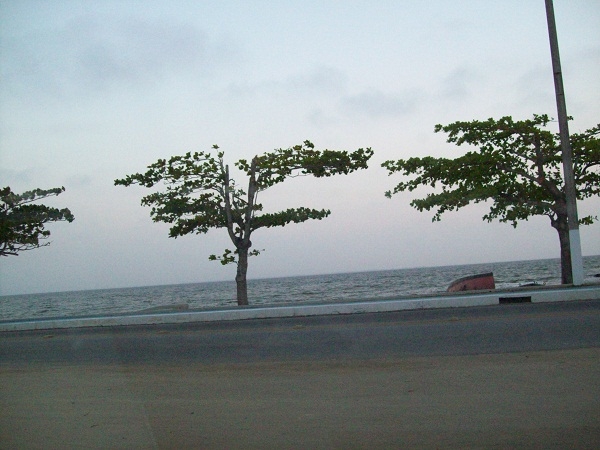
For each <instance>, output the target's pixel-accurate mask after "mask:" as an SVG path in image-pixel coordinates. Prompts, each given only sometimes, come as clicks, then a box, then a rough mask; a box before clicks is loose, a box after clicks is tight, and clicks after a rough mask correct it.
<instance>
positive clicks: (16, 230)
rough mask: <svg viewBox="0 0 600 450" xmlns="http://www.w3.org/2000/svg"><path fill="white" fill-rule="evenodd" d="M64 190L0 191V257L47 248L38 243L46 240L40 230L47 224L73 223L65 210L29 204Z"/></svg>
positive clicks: (6, 188) (44, 234)
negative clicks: (17, 192)
mask: <svg viewBox="0 0 600 450" xmlns="http://www.w3.org/2000/svg"><path fill="white" fill-rule="evenodd" d="M64 190H65V188H64V187H60V188H54V189H47V190H43V189H34V190H32V191H27V192H24V193H22V194H15V193H14V192H12V191H11V189H10V187H5V188H3V189H0V256H9V255H14V256H16V255H18V254H19V252H23V251H26V250H32V249H34V248H38V247H45V246H47V245H50V243H49V242H46V243H42V242H41V241H44V240H46V239H48V238H49V237H50V231H48V230H46V229H44V226H45V224H46V223H48V222H59V221H67V222H73V220H75V217H74V216H73V214H72V213H71V211H69V210H68V209H67V208H64V209H57V208H52V207H49V206H46V205H40V204H33V202H35V201H37V200H40V199H43V198H46V197H51V196H57V195H59V194H61V193H62V192H64Z"/></svg>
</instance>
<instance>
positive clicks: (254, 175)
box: [115, 141, 373, 305]
mask: <svg viewBox="0 0 600 450" xmlns="http://www.w3.org/2000/svg"><path fill="white" fill-rule="evenodd" d="M213 150H214V151H216V156H214V155H213V154H211V153H210V152H195V153H190V152H188V153H186V154H185V155H183V156H173V157H171V158H170V159H169V160H166V159H159V160H158V161H157V162H155V163H154V164H151V165H150V166H148V170H147V171H146V172H145V173H137V174H133V175H128V176H127V177H125V178H123V179H118V180H115V184H116V185H123V186H129V185H132V184H139V185H141V186H144V187H147V188H152V187H154V186H155V185H157V184H159V183H162V184H163V185H164V186H165V188H166V189H165V190H164V191H159V192H154V193H151V194H149V195H147V196H145V197H143V198H142V205H144V206H149V207H151V210H150V215H151V217H152V220H153V221H154V222H166V223H169V224H171V228H170V231H169V236H170V237H174V238H176V237H178V236H184V235H187V234H191V233H193V234H202V233H206V232H208V231H209V230H210V229H212V228H225V229H227V232H228V235H229V237H230V239H231V242H232V243H233V245H234V247H235V250H233V251H232V250H230V249H226V250H225V252H224V253H223V255H222V256H216V255H210V257H209V259H211V260H220V261H221V263H222V264H228V263H236V264H237V269H238V270H237V276H236V281H237V298H238V304H240V305H244V304H247V303H248V299H247V287H246V271H247V264H248V263H247V259H248V256H251V255H257V254H258V253H259V251H258V250H253V251H249V249H250V248H251V247H252V242H251V240H250V237H251V234H252V232H253V231H255V230H257V229H259V228H270V227H277V226H285V225H287V224H289V223H301V222H305V221H307V220H309V219H319V220H320V219H323V218H325V217H327V216H328V215H329V214H330V211H329V210H327V209H322V210H317V209H311V208H306V207H297V208H289V209H286V210H284V211H279V212H275V213H263V212H262V211H263V205H262V204H260V203H258V194H259V193H260V192H261V191H264V190H266V189H268V188H270V187H272V186H274V185H276V184H278V183H282V182H283V181H285V180H286V179H287V178H289V177H296V176H307V175H311V176H314V177H330V176H333V175H338V174H349V173H351V172H354V171H356V170H359V169H366V168H367V163H368V161H369V159H370V158H371V156H372V155H373V151H372V150H371V149H370V148H367V149H362V148H361V149H358V150H356V151H354V152H352V153H349V152H347V151H337V150H321V151H319V150H315V149H314V145H313V144H312V143H311V142H310V141H305V142H304V143H303V144H301V145H296V146H294V147H291V148H287V149H276V150H274V151H273V152H270V153H265V154H263V155H258V156H255V157H254V158H252V160H250V161H248V160H246V159H241V160H239V161H237V162H236V163H235V167H236V168H237V169H238V170H240V171H241V172H242V173H243V174H245V175H246V176H247V178H248V180H247V188H246V189H244V188H242V187H240V186H239V185H238V184H237V183H236V182H235V180H234V179H233V178H232V176H231V174H230V171H229V166H228V165H227V164H225V161H224V153H223V152H222V151H219V147H218V146H216V145H215V146H213Z"/></svg>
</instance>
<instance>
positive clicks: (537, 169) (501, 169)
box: [382, 115, 600, 284]
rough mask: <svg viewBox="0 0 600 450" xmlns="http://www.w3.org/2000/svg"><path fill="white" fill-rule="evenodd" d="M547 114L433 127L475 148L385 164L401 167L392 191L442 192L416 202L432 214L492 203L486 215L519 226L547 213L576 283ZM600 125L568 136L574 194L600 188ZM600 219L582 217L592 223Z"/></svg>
mask: <svg viewBox="0 0 600 450" xmlns="http://www.w3.org/2000/svg"><path fill="white" fill-rule="evenodd" d="M549 122H550V118H549V117H548V116H547V115H539V116H538V115H534V116H533V119H530V120H521V121H515V120H513V119H512V117H502V118H500V119H498V120H495V119H488V120H484V121H479V120H474V121H472V122H454V123H452V124H450V125H446V126H443V125H436V127H435V131H436V132H439V131H443V132H445V133H447V134H448V139H447V142H450V143H454V144H456V145H458V146H460V145H462V144H468V145H472V146H474V147H477V148H478V149H477V150H476V151H470V152H468V153H466V154H464V155H463V156H459V157H457V158H454V159H448V158H434V157H424V158H409V159H406V160H403V159H400V160H398V161H386V162H384V163H383V164H382V166H383V167H385V168H386V169H387V170H388V172H389V174H390V175H392V174H394V173H397V172H399V173H401V174H402V175H404V176H406V177H407V179H406V180H404V181H401V182H400V183H399V184H398V185H397V186H396V187H395V188H394V190H393V191H388V192H386V195H387V196H388V197H391V196H392V195H393V194H396V193H398V192H403V191H413V190H415V189H417V188H418V187H421V186H430V187H433V188H435V187H436V186H441V190H437V191H435V192H433V193H430V194H428V195H426V196H425V197H423V198H419V199H415V200H413V201H412V202H411V205H412V206H413V207H414V208H416V209H418V210H419V211H423V210H427V211H429V210H432V209H433V210H434V211H435V215H434V216H433V220H434V221H436V220H440V218H441V215H442V214H443V213H445V212H446V211H453V210H458V209H460V208H463V207H465V206H467V205H469V204H471V203H479V202H484V201H489V202H490V209H489V212H488V213H487V214H485V215H484V216H483V219H484V220H487V221H491V220H493V219H498V220H499V221H501V222H507V223H510V224H512V225H513V226H514V227H516V226H517V223H518V222H519V221H521V220H527V219H528V218H529V217H531V216H535V215H543V216H547V217H548V218H549V219H550V225H551V226H552V227H553V228H554V229H555V230H556V231H557V232H558V238H559V241H560V256H561V272H562V282H563V283H564V284H570V283H572V282H573V279H572V272H571V253H570V243H569V224H568V216H567V201H566V196H565V190H564V182H563V175H562V157H561V146H560V137H559V135H558V134H556V133H552V132H551V131H549V130H547V129H545V127H546V126H547V124H548V123H549ZM599 135H600V125H596V126H595V127H593V128H591V129H589V130H586V131H584V132H581V133H573V134H571V138H570V139H571V147H572V151H573V170H574V178H575V188H576V191H577V198H578V199H579V200H583V199H586V198H589V197H592V196H597V195H599V194H600V139H599V138H598V136H599ZM595 220H597V217H593V216H588V217H584V218H582V219H580V223H581V224H591V223H592V222H594V221H595Z"/></svg>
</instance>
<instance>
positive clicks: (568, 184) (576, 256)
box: [546, 0, 583, 286]
mask: <svg viewBox="0 0 600 450" xmlns="http://www.w3.org/2000/svg"><path fill="white" fill-rule="evenodd" d="M546 18H547V20H548V35H549V37H550V53H551V54H552V70H553V71H554V90H555V91H556V106H557V109H558V127H559V131H560V144H561V148H562V162H563V172H564V178H565V195H566V200H567V216H568V221H569V243H570V247H571V275H572V278H573V285H574V286H581V285H582V284H583V258H582V257H581V239H580V237H579V219H578V217H577V194H576V191H575V178H574V176H573V154H572V150H571V141H570V139H569V123H568V119H567V105H566V101H565V90H564V86H563V79H562V69H561V67H560V55H559V53H558V37H557V35H556V20H555V19H554V5H553V4H552V0H546Z"/></svg>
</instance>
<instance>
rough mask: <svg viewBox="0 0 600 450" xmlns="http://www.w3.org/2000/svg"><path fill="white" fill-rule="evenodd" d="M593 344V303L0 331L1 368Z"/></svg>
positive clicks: (599, 329)
mask: <svg viewBox="0 0 600 450" xmlns="http://www.w3.org/2000/svg"><path fill="white" fill-rule="evenodd" d="M586 347H600V301H582V302H565V303H562V302H560V303H536V304H514V305H499V306H487V307H478V308H457V309H442V310H419V311H399V312H390V313H373V314H355V315H345V316H317V317H298V318H283V319H259V320H248V321H233V322H219V323H191V324H176V325H143V326H126V327H106V328H83V329H64V330H40V331H21V332H6V333H3V334H0V365H7V364H9V365H10V364H20V363H23V364H32V363H85V362H91V363H105V364H106V363H126V364H127V363H154V364H160V363H176V362H197V363H206V364H214V363H250V362H268V361H272V362H282V361H303V360H307V361H308V360H315V361H322V360H347V359H350V360H352V359H357V360H365V359H376V358H388V357H406V356H443V355H454V356H457V355H475V354H494V353H495V354H497V353H512V352H524V351H539V350H560V349H575V348H586Z"/></svg>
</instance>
